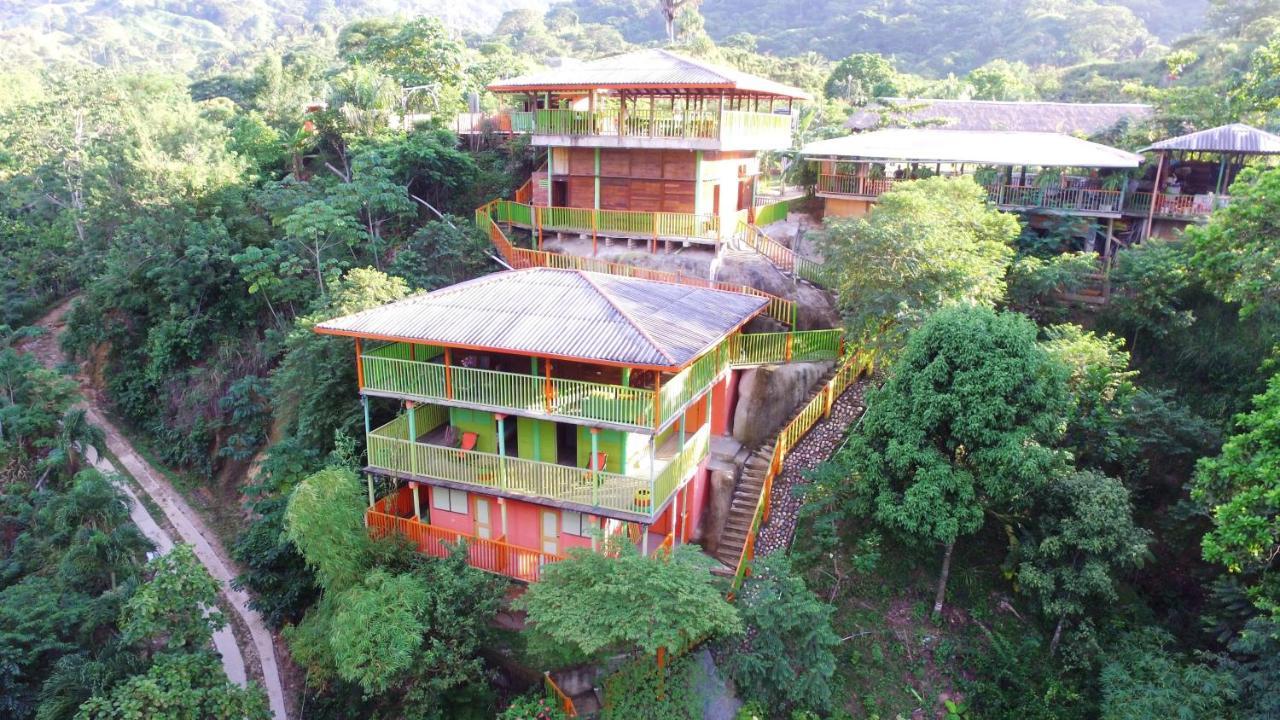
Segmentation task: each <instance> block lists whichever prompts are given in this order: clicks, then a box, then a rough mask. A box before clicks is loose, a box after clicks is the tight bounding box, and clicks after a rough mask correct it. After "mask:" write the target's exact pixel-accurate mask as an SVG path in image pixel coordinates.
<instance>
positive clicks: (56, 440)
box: [36, 408, 106, 490]
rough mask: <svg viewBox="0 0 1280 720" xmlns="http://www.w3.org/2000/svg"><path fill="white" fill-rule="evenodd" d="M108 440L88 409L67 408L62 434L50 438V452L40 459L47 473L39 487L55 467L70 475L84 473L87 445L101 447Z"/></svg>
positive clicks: (61, 429) (67, 475)
mask: <svg viewBox="0 0 1280 720" xmlns="http://www.w3.org/2000/svg"><path fill="white" fill-rule="evenodd" d="M105 440H106V436H105V435H103V433H102V430H101V429H100V428H99V427H98V426H96V425H94V424H93V423H91V422H89V416H88V414H87V413H86V412H85V410H84V408H72V409H70V410H67V411H66V412H65V413H63V415H62V419H61V420H60V421H59V422H58V433H57V434H56V435H54V436H53V437H52V438H50V439H49V440H48V441H47V442H48V444H49V453H48V454H47V455H45V457H44V458H43V459H42V460H41V461H40V465H39V467H40V468H41V470H43V472H42V474H41V475H40V480H39V481H38V482H37V483H36V489H37V490H39V489H40V488H41V487H42V486H43V485H44V481H45V478H47V477H48V476H49V474H50V473H51V472H52V471H54V470H62V471H63V472H64V473H65V474H66V477H75V476H76V474H77V473H79V472H80V468H81V463H82V460H83V456H84V451H85V448H88V447H93V448H94V449H95V450H97V449H98V448H101V447H102V446H103V444H104V442H105Z"/></svg>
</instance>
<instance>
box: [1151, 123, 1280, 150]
mask: <svg viewBox="0 0 1280 720" xmlns="http://www.w3.org/2000/svg"><path fill="white" fill-rule="evenodd" d="M1150 150H1188V151H1192V152H1220V153H1242V154H1244V155H1277V154H1280V135H1272V134H1271V133H1269V132H1266V131H1264V130H1259V129H1258V128H1255V127H1250V126H1249V125H1245V124H1243V123H1232V124H1230V125H1223V126H1222V127H1216V128H1209V129H1208V130H1201V131H1199V132H1193V133H1190V134H1188V135H1179V136H1178V137H1174V138H1169V139H1168V140H1161V141H1160V142H1158V143H1155V144H1153V145H1151V146H1150V147H1145V148H1142V150H1141V151H1140V152H1148V151H1150Z"/></svg>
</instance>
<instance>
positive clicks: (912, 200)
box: [820, 177, 1018, 346]
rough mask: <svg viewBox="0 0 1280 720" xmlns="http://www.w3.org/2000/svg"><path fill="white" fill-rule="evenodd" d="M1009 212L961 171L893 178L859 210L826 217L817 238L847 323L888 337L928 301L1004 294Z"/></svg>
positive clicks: (862, 334) (890, 341) (915, 318)
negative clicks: (863, 212)
mask: <svg viewBox="0 0 1280 720" xmlns="http://www.w3.org/2000/svg"><path fill="white" fill-rule="evenodd" d="M1017 236H1018V221H1017V218H1016V217H1015V216H1013V215H1010V214H1007V213H1002V212H1000V211H998V210H995V209H993V208H991V207H990V206H989V205H988V204H987V196H986V191H985V190H983V189H982V188H981V187H979V186H978V185H977V184H976V183H974V182H973V181H972V180H970V179H968V178H960V179H952V178H942V177H935V178H929V179H927V180H918V181H915V182H907V183H901V184H898V185H895V186H894V188H893V190H891V191H890V192H887V193H885V194H884V195H882V196H881V197H880V200H879V202H878V203H877V204H876V206H875V207H874V208H873V209H872V210H871V213H870V215H868V216H867V217H866V218H853V219H828V220H827V222H826V225H825V227H824V229H823V231H822V235H821V238H820V243H821V247H822V253H823V257H824V258H825V260H826V264H827V267H828V268H829V269H830V275H831V277H833V278H834V288H833V289H834V290H835V291H836V293H837V296H838V299H839V307H840V311H841V313H842V314H843V315H844V318H845V322H846V324H847V325H848V327H849V329H850V331H851V332H853V333H854V334H855V335H856V336H858V337H859V338H865V339H866V340H867V341H868V342H874V343H880V344H882V345H890V346H892V345H895V344H897V343H899V342H900V341H901V339H902V336H903V335H904V334H905V333H906V332H907V331H909V330H910V329H911V328H913V327H916V326H918V325H919V324H920V323H921V322H923V321H924V319H925V318H927V317H928V316H929V314H930V313H932V312H933V311H935V310H937V309H939V308H942V307H946V306H948V305H953V304H956V303H976V304H980V305H987V306H991V305H994V304H995V303H996V302H998V301H999V300H1001V299H1003V297H1004V292H1005V285H1004V277H1005V271H1006V269H1007V268H1008V265H1009V263H1010V261H1011V260H1012V259H1013V241H1014V240H1015V239H1016V238H1017Z"/></svg>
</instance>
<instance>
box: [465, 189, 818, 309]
mask: <svg viewBox="0 0 1280 720" xmlns="http://www.w3.org/2000/svg"><path fill="white" fill-rule="evenodd" d="M529 207H530V206H528V205H521V204H519V203H513V202H510V201H508V200H493V201H490V202H489V203H486V204H485V205H481V206H480V207H478V208H476V224H477V225H479V226H480V228H481V229H482V230H487V231H488V233H489V240H490V241H491V242H492V243H493V245H494V247H495V248H497V250H498V252H499V253H500V254H501V255H502V257H503V259H504V260H506V262H507V264H509V265H510V266H511V267H512V268H515V269H517V270H518V269H521V268H529V267H555V268H564V269H571V270H587V271H590V272H600V273H607V274H610V275H621V276H624V277H636V278H642V279H645V280H654V281H657V282H667V283H674V284H677V285H691V286H694V287H704V288H711V289H714V290H724V291H726V292H736V293H742V294H744V295H754V296H756V297H761V298H765V299H766V300H768V301H769V304H768V305H767V306H766V308H765V313H766V314H768V315H769V316H770V317H772V318H774V319H775V320H778V321H779V322H782V323H784V324H787V325H790V326H792V327H795V323H796V304H795V303H794V302H792V301H790V300H787V299H784V298H780V297H778V296H777V295H773V294H771V293H767V292H765V291H763V290H758V289H756V288H753V287H751V286H750V285H738V284H736V283H726V282H713V281H710V280H703V279H701V278H695V277H690V276H688V275H681V274H680V273H674V272H667V271H664V270H650V269H647V268H640V267H636V266H634V265H625V264H623V263H614V262H608V261H605V260H597V259H595V258H584V257H579V256H577V255H565V254H563V253H553V252H547V251H545V250H529V249H527V248H521V247H516V246H515V245H514V244H513V243H512V242H511V241H510V240H509V239H508V238H507V235H506V233H504V232H502V228H501V227H499V225H498V219H495V218H494V214H495V213H497V214H499V215H505V217H500V218H499V219H502V220H503V221H504V222H510V221H511V220H510V217H511V215H512V214H513V213H519V212H521V211H522V210H523V211H527V210H528V209H529ZM516 224H519V223H516Z"/></svg>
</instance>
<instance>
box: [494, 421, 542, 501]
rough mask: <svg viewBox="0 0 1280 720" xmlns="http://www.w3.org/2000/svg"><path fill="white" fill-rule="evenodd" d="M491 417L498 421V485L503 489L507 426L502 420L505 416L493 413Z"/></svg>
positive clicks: (505, 470) (505, 468) (504, 486)
mask: <svg viewBox="0 0 1280 720" xmlns="http://www.w3.org/2000/svg"><path fill="white" fill-rule="evenodd" d="M493 417H494V419H495V420H497V421H498V487H500V488H502V489H504V490H505V489H506V487H507V428H506V426H505V425H504V424H503V421H504V420H506V419H507V416H506V415H503V414H502V413H494V414H493ZM535 432H536V430H535Z"/></svg>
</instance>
